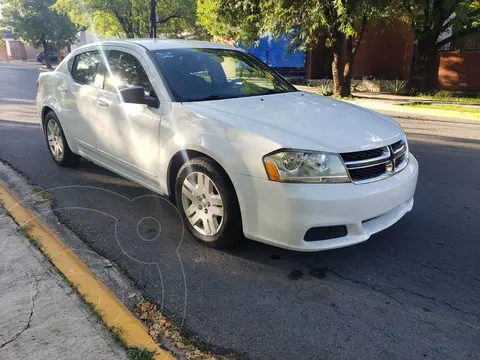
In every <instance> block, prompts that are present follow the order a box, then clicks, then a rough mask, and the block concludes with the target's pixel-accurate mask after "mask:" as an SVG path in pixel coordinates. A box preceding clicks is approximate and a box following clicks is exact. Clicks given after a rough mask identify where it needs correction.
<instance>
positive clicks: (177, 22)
mask: <svg viewBox="0 0 480 360" xmlns="http://www.w3.org/2000/svg"><path fill="white" fill-rule="evenodd" d="M150 6H151V3H150V0H82V1H78V0H57V2H56V4H55V8H56V9H57V10H59V11H61V12H63V13H65V14H67V15H68V16H69V18H70V19H71V20H72V21H73V22H74V23H75V24H77V25H79V26H84V27H90V28H91V29H92V30H93V31H95V32H98V33H99V34H101V35H103V36H107V37H111V36H118V37H123V36H126V37H127V38H134V37H148V36H149V35H150V32H151V27H150ZM155 7H156V13H157V23H158V30H159V32H163V33H166V34H172V33H173V34H176V33H180V32H182V31H183V30H186V29H189V28H191V27H193V25H194V23H195V17H194V14H195V2H194V0H172V1H168V0H161V1H159V0H157V1H156V3H155ZM192 15H193V17H192Z"/></svg>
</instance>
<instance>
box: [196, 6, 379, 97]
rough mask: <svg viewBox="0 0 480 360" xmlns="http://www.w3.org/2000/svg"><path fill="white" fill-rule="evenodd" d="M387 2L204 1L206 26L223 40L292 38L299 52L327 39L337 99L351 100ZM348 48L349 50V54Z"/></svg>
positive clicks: (199, 10)
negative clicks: (363, 46) (372, 26)
mask: <svg viewBox="0 0 480 360" xmlns="http://www.w3.org/2000/svg"><path fill="white" fill-rule="evenodd" d="M388 4H389V1H387V0H343V1H342V0H337V1H331V0H240V1H239V0H198V3H197V16H198V18H199V22H200V24H202V25H204V26H206V27H207V30H208V31H209V32H210V33H211V34H213V35H215V36H218V37H225V36H226V37H234V38H236V39H237V40H242V41H246V42H251V41H254V40H256V39H258V37H260V36H262V35H263V34H266V33H270V34H273V35H274V36H277V37H278V36H283V35H289V37H290V39H291V45H292V48H294V49H307V48H309V47H311V46H314V45H315V44H317V43H318V41H319V39H321V38H324V39H325V40H326V45H327V46H331V47H332V49H333V62H332V77H333V82H334V95H335V96H341V97H344V96H349V95H350V82H351V79H352V69H353V63H354V59H355V55H356V53H357V50H358V46H359V45H360V41H361V38H362V36H363V34H364V32H365V28H366V26H367V23H368V22H369V21H371V20H373V19H375V18H376V17H378V16H379V14H381V13H382V12H385V9H386V8H387V7H388ZM345 50H346V51H345Z"/></svg>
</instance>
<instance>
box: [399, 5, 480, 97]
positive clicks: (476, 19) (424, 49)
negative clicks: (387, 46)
mask: <svg viewBox="0 0 480 360" xmlns="http://www.w3.org/2000/svg"><path fill="white" fill-rule="evenodd" d="M402 1H403V6H404V9H405V12H406V16H407V18H408V20H409V22H410V24H411V26H412V29H413V31H414V33H415V36H416V50H415V58H414V69H413V71H414V77H413V82H414V83H413V85H414V87H416V89H417V90H419V91H423V92H432V91H433V90H434V89H435V86H436V82H437V76H438V51H439V50H440V49H441V48H442V47H443V46H445V45H447V44H448V43H450V42H452V41H454V40H455V38H457V37H461V36H464V35H466V34H469V33H472V32H475V31H479V30H480V1H478V0H402ZM441 35H442V36H445V35H447V36H446V37H445V39H443V40H441V41H438V40H439V37H440V36H441Z"/></svg>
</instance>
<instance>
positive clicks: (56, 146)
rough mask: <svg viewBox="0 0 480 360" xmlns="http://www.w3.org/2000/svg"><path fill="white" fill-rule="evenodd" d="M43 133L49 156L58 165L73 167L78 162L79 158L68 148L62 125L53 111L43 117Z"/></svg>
mask: <svg viewBox="0 0 480 360" xmlns="http://www.w3.org/2000/svg"><path fill="white" fill-rule="evenodd" d="M44 131H45V140H46V141H47V146H48V150H49V152H50V155H51V156H52V158H53V160H54V161H55V162H56V163H57V164H58V165H60V166H65V167H66V166H75V165H77V164H78V163H79V162H80V156H78V155H76V154H74V153H73V152H72V150H71V149H70V147H69V146H68V143H67V139H66V138H65V134H64V132H63V129H62V125H60V121H59V120H58V117H57V115H55V113H54V112H53V111H50V112H49V113H48V114H47V115H46V116H45V129H44Z"/></svg>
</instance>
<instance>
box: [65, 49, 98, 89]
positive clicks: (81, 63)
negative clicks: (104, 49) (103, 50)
mask: <svg viewBox="0 0 480 360" xmlns="http://www.w3.org/2000/svg"><path fill="white" fill-rule="evenodd" d="M100 59H101V57H100V54H99V52H98V51H88V52H84V53H81V54H79V55H77V56H76V57H75V61H74V63H73V68H72V76H73V78H74V79H75V81H76V82H78V83H80V84H85V85H93V84H94V83H95V76H96V75H97V70H98V67H99V65H100Z"/></svg>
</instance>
